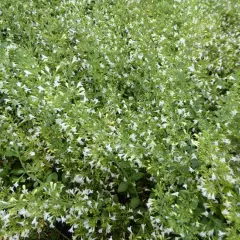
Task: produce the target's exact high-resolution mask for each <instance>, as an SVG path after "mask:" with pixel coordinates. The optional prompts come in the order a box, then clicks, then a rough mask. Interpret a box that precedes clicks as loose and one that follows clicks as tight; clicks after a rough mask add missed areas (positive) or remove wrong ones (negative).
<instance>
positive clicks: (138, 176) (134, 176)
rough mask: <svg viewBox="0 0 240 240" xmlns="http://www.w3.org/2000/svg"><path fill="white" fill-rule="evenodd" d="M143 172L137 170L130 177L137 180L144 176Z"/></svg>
mask: <svg viewBox="0 0 240 240" xmlns="http://www.w3.org/2000/svg"><path fill="white" fill-rule="evenodd" d="M144 175H145V174H144V173H142V172H137V173H134V174H133V175H132V176H131V179H132V180H133V181H138V180H139V179H141V178H142V177H144Z"/></svg>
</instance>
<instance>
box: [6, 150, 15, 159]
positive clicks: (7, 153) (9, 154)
mask: <svg viewBox="0 0 240 240" xmlns="http://www.w3.org/2000/svg"><path fill="white" fill-rule="evenodd" d="M5 156H6V157H18V154H17V152H16V151H13V150H9V151H7V152H6V153H5Z"/></svg>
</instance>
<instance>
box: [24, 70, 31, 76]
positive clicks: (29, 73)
mask: <svg viewBox="0 0 240 240" xmlns="http://www.w3.org/2000/svg"><path fill="white" fill-rule="evenodd" d="M24 73H25V76H26V77H28V76H29V75H31V74H32V73H31V72H29V71H28V70H24Z"/></svg>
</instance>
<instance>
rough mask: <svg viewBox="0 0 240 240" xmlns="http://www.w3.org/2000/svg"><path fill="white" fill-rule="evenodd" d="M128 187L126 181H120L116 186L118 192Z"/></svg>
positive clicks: (124, 190)
mask: <svg viewBox="0 0 240 240" xmlns="http://www.w3.org/2000/svg"><path fill="white" fill-rule="evenodd" d="M127 189H128V182H121V183H120V184H119V186H118V192H119V193H121V192H126V191H127Z"/></svg>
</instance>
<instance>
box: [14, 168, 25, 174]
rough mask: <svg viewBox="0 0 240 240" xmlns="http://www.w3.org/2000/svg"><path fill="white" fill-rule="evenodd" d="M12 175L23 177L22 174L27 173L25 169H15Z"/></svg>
mask: <svg viewBox="0 0 240 240" xmlns="http://www.w3.org/2000/svg"><path fill="white" fill-rule="evenodd" d="M10 173H11V174H13V175H21V174H23V173H25V171H24V170H23V169H14V170H12V171H11V172H10Z"/></svg>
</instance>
